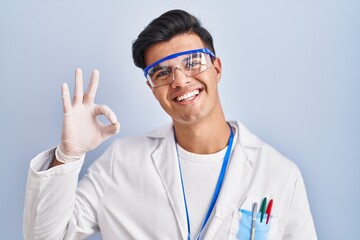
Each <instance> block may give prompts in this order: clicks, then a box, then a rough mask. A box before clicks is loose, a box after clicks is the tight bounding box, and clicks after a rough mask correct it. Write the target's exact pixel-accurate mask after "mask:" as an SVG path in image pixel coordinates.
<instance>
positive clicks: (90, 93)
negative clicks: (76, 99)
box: [84, 69, 99, 104]
mask: <svg viewBox="0 0 360 240" xmlns="http://www.w3.org/2000/svg"><path fill="white" fill-rule="evenodd" d="M98 86H99V71H98V70H96V69H95V70H94V71H93V72H92V74H91V80H90V84H89V86H88V88H87V90H86V93H85V96H84V103H87V104H90V103H93V102H94V99H95V95H96V91H97V88H98Z"/></svg>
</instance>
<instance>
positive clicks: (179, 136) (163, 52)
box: [24, 10, 317, 240]
mask: <svg viewBox="0 0 360 240" xmlns="http://www.w3.org/2000/svg"><path fill="white" fill-rule="evenodd" d="M133 58H134V62H135V65H137V66H138V67H140V68H142V69H143V70H144V75H145V77H146V78H147V84H148V86H149V88H150V89H151V90H152V92H153V94H154V96H155V98H156V99H157V100H158V101H159V103H160V105H161V106H162V108H163V109H164V110H165V111H166V112H167V113H168V114H169V115H170V117H171V118H172V124H171V125H170V124H169V125H166V126H164V127H162V128H160V129H157V130H154V131H152V132H150V133H148V134H147V135H146V136H144V137H128V138H124V139H120V140H117V141H115V142H114V143H113V144H112V146H111V147H110V148H109V149H108V150H107V151H106V152H105V153H104V155H103V156H101V157H100V158H99V159H98V160H97V161H96V162H95V163H94V164H93V165H92V166H91V167H90V168H89V170H88V173H87V174H86V175H85V176H84V178H83V179H81V180H80V181H79V183H78V181H77V180H78V174H79V171H80V168H81V166H82V163H83V160H84V155H85V153H86V152H87V151H89V150H91V149H94V148H95V147H96V146H98V145H99V144H100V143H101V142H102V141H103V140H105V139H106V138H108V137H109V136H111V135H112V134H115V133H116V132H118V130H119V123H118V122H117V119H116V116H115V114H114V113H113V112H112V111H111V109H110V108H108V107H106V106H98V105H96V104H94V97H95V94H96V88H97V85H98V79H99V74H98V72H97V71H96V70H95V71H94V72H93V73H92V79H91V82H90V84H89V87H88V89H87V91H86V93H85V95H83V93H82V89H83V86H82V85H83V83H82V74H81V70H79V69H78V70H76V85H75V93H74V98H73V102H72V103H71V101H70V97H69V90H68V87H67V85H66V84H64V85H63V86H62V95H63V106H64V121H63V130H62V137H61V143H60V144H59V146H58V147H57V148H56V149H52V150H49V151H46V152H43V153H41V154H39V155H38V156H37V157H36V158H35V159H33V160H32V162H31V166H30V170H29V177H28V185H27V192H26V201H25V212H24V236H25V239H83V238H85V237H86V236H89V235H91V234H93V233H95V232H97V231H101V234H102V238H103V239H141V240H143V239H250V238H251V239H298V240H304V239H306V240H311V239H317V237H316V232H315V228H314V224H313V220H312V216H311V213H310V208H309V205H308V201H307V196H306V191H305V187H304V183H303V180H302V177H301V174H300V172H299V170H298V169H297V167H296V166H295V165H294V164H293V163H292V162H290V161H289V160H287V159H286V158H285V157H284V156H282V155H281V154H279V153H278V152H276V150H274V149H273V148H271V147H270V146H269V145H267V144H265V143H263V142H262V141H261V140H260V139H258V138H257V137H256V136H255V135H253V134H252V133H250V132H249V131H248V130H247V129H246V128H245V127H244V126H243V125H241V124H240V123H239V122H227V121H226V119H225V116H224V114H223V111H222V107H221V104H220V100H219V96H218V82H219V81H220V77H221V72H222V68H221V61H220V59H219V58H218V57H216V55H215V49H214V46H213V40H212V37H211V35H210V34H209V33H208V32H207V30H205V29H204V28H203V27H202V26H201V25H200V23H199V22H198V20H197V19H196V18H195V17H193V16H192V15H190V14H188V13H187V12H184V11H181V10H173V11H169V12H166V13H164V14H163V15H161V16H160V17H159V18H157V19H154V20H153V21H152V22H151V23H150V24H149V25H148V26H147V27H146V28H145V29H144V30H143V31H142V32H141V33H140V35H139V36H138V38H137V39H136V41H135V42H134V43H133ZM100 114H103V115H105V116H106V117H107V118H108V119H109V121H110V123H111V124H110V125H109V126H103V125H102V124H101V123H100V122H99V121H98V120H97V118H96V116H97V115H100ZM252 217H253V218H252Z"/></svg>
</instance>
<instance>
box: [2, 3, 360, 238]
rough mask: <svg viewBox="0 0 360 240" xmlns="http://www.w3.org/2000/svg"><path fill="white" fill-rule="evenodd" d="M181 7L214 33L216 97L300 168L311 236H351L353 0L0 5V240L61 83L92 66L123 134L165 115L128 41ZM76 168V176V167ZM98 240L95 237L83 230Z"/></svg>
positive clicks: (357, 121) (356, 152) (357, 164)
mask: <svg viewBox="0 0 360 240" xmlns="http://www.w3.org/2000/svg"><path fill="white" fill-rule="evenodd" d="M173 8H182V9H185V10H187V11H189V12H191V13H193V14H194V15H196V16H197V17H198V18H199V19H200V20H201V21H202V23H203V25H204V26H205V27H206V28H207V29H208V30H209V31H210V32H211V33H212V34H213V37H214V40H215V48H216V51H217V55H218V56H219V57H220V58H221V59H222V63H223V76H222V80H221V82H220V96H221V101H222V104H223V108H224V111H225V114H226V116H227V119H238V120H240V121H242V122H243V124H244V125H246V126H247V127H248V128H249V129H250V130H251V131H253V132H255V133H256V134H257V135H258V136H259V137H260V138H262V139H263V140H264V141H266V142H268V143H270V144H271V145H273V146H274V147H275V148H277V149H278V150H279V151H280V152H282V153H283V154H285V155H286V156H287V157H289V158H290V159H292V160H293V161H294V162H295V163H296V164H297V165H298V166H299V168H300V169H301V171H302V173H303V176H304V179H305V184H306V186H307V191H308V197H309V201H310V204H311V208H312V212H313V217H314V220H315V224H316V227H317V232H318V236H319V239H326V240H332V239H334V240H335V239H360V233H359V230H358V227H359V226H360V218H359V217H357V216H358V215H359V213H360V204H359V203H358V201H359V199H360V187H359V183H360V174H359V171H360V95H359V90H360V83H359V82H360V79H359V77H360V68H359V67H360V1H355V0H354V1H351V0H338V1H335V0H326V1H325V0H311V1H310V0H303V1H290V0H289V1H281V0H273V1H269V0H266V1H265V0H264V1H260V0H259V1H243V0H240V1H235V0H234V1H230V0H221V1H216V2H215V1H214V3H212V2H210V1H188V0H181V1H165V0H152V1H146V2H145V1H139V0H131V1H130V0H128V1H125V0H123V1H115V0H112V1H110V0H109V1H90V0H86V1H85V0H76V1H70V0H63V1H53V0H49V1H38V0H33V1H20V0H12V1H10V0H8V1H4V0H0V71H1V72H0V78H1V79H0V111H1V118H0V130H1V144H0V153H1V158H0V159H1V160H0V161H1V168H0V191H1V200H0V203H1V204H0V212H1V214H0V239H22V214H23V204H24V192H25V185H26V177H27V171H28V166H29V161H30V160H31V159H32V158H33V157H35V156H36V155H37V154H38V153H39V152H41V151H43V150H46V149H48V148H50V147H53V146H55V145H57V144H58V143H59V139H60V132H61V122H62V106H61V95H60V88H61V83H62V82H68V83H69V85H70V86H71V90H72V89H73V76H74V69H75V68H76V67H80V68H82V69H83V70H84V76H85V79H86V81H85V82H86V84H87V82H88V78H89V76H90V71H91V70H92V69H93V68H98V69H99V70H100V81H101V82H100V86H99V89H98V94H97V103H99V104H107V105H109V106H110V107H111V108H112V109H113V110H114V111H115V112H116V114H117V116H118V119H119V120H120V122H121V132H120V133H119V134H118V135H117V136H116V137H113V138H111V139H110V140H108V141H106V142H105V143H103V144H102V145H101V146H100V147H99V148H98V149H96V150H94V151H92V152H90V153H89V154H88V161H87V162H86V164H85V166H84V170H85V169H86V168H87V166H88V165H89V164H90V163H91V162H92V161H93V160H94V159H96V158H97V157H98V156H99V155H100V154H101V153H102V152H103V151H104V150H105V148H106V147H107V146H109V144H110V143H111V142H112V141H113V140H114V139H115V138H119V137H123V136H128V135H140V134H143V133H144V132H146V131H148V130H151V129H153V128H155V127H158V126H160V125H162V124H164V123H166V122H169V121H170V118H169V117H168V116H167V115H166V114H165V113H164V112H163V110H162V109H161V107H160V106H159V104H158V103H157V102H156V100H155V99H154V97H153V96H152V93H151V91H150V90H149V89H148V87H147V86H146V84H145V79H144V78H143V75H142V72H141V70H140V69H137V68H136V67H135V66H134V65H133V62H132V57H131V43H132V41H133V40H134V39H135V38H136V37H137V35H138V34H139V32H140V31H141V30H142V29H143V28H144V27H145V26H146V25H147V24H148V23H149V21H151V20H152V19H153V18H155V17H157V16H158V15H160V14H161V13H163V12H164V11H167V10H169V9H173ZM82 174H83V171H82ZM93 239H99V235H97V236H95V237H93Z"/></svg>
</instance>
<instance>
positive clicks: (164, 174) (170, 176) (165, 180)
mask: <svg viewBox="0 0 360 240" xmlns="http://www.w3.org/2000/svg"><path fill="white" fill-rule="evenodd" d="M162 133H164V134H162ZM161 135H163V138H161V139H159V144H158V146H157V148H156V149H155V151H154V152H153V154H152V158H153V161H154V164H155V167H156V169H157V172H158V174H159V177H160V179H161V181H162V184H163V186H164V188H165V191H166V194H167V197H168V199H169V203H170V204H171V207H172V209H173V211H174V214H175V218H176V220H177V223H178V226H179V229H180V232H181V235H182V239H186V238H187V234H188V231H187V220H186V211H185V205H184V197H183V194H182V187H181V180H180V171H179V165H178V160H177V153H176V147H175V139H174V134H173V131H172V127H171V126H168V127H165V128H163V132H160V134H159V132H157V133H155V134H153V135H152V136H157V137H159V136H161Z"/></svg>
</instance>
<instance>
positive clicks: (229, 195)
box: [204, 123, 261, 239]
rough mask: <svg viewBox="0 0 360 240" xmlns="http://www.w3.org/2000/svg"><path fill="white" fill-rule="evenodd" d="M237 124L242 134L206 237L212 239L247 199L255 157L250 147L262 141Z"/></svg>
mask: <svg viewBox="0 0 360 240" xmlns="http://www.w3.org/2000/svg"><path fill="white" fill-rule="evenodd" d="M236 125H237V126H238V131H239V132H240V136H238V139H237V141H236V142H235V143H234V144H235V145H234V149H233V152H232V155H231V161H230V163H229V166H228V169H227V173H226V176H225V179H224V182H223V186H222V188H221V191H220V194H219V197H218V199H217V202H216V205H215V207H214V212H213V218H212V220H211V222H210V223H209V225H208V227H207V231H206V234H205V236H204V239H212V238H213V237H214V236H215V234H216V232H217V231H218V229H219V227H220V225H221V223H222V221H223V220H224V218H225V217H226V216H228V215H229V214H230V212H231V211H233V210H234V209H236V208H237V207H238V206H239V204H240V203H242V202H243V201H244V200H245V197H246V195H247V191H248V187H249V186H250V181H251V178H252V175H253V160H254V159H253V158H252V156H251V155H250V154H247V152H248V150H249V148H257V147H259V146H260V145H261V143H260V140H258V139H257V138H256V139H252V134H251V133H250V132H248V130H247V129H246V128H245V127H243V126H242V125H241V124H240V123H236ZM237 134H239V133H237ZM253 143H254V144H253Z"/></svg>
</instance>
